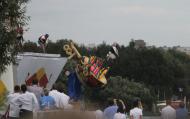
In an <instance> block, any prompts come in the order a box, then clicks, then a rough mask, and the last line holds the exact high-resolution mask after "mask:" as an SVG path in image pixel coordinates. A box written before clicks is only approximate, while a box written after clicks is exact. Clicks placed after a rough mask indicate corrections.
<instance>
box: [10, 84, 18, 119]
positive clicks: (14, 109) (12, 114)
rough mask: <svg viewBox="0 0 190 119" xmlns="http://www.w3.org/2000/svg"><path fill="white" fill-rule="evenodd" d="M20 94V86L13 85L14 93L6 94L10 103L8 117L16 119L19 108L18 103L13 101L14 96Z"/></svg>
mask: <svg viewBox="0 0 190 119" xmlns="http://www.w3.org/2000/svg"><path fill="white" fill-rule="evenodd" d="M19 96H20V86H18V85H16V86H15V87H14V93H12V94H9V95H8V97H7V98H8V103H9V105H10V111H9V117H10V119H18V118H19V112H20V108H19V105H18V104H17V103H16V102H15V101H14V99H15V98H17V97H19Z"/></svg>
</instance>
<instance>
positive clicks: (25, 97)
mask: <svg viewBox="0 0 190 119" xmlns="http://www.w3.org/2000/svg"><path fill="white" fill-rule="evenodd" d="M21 91H22V94H21V95H20V96H18V97H17V98H15V99H14V101H15V103H17V104H18V105H20V106H21V110H20V117H21V119H26V118H27V119H32V118H33V111H36V110H38V109H39V105H38V101H37V98H36V96H35V95H34V94H33V93H30V92H28V91H27V87H26V85H25V84H23V85H21Z"/></svg>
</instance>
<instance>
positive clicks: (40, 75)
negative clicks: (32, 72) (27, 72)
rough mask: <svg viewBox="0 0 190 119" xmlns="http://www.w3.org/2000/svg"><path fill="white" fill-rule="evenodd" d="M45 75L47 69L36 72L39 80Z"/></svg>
mask: <svg viewBox="0 0 190 119" xmlns="http://www.w3.org/2000/svg"><path fill="white" fill-rule="evenodd" d="M44 74H45V69H44V68H40V69H38V71H37V72H36V78H37V79H38V80H40V79H41V78H42V77H43V76H44Z"/></svg>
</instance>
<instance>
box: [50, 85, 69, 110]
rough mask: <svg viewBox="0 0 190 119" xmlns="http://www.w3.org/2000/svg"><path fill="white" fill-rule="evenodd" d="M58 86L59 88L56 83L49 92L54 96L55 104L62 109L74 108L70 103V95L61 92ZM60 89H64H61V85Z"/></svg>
mask: <svg viewBox="0 0 190 119" xmlns="http://www.w3.org/2000/svg"><path fill="white" fill-rule="evenodd" d="M57 88H58V87H57V85H55V84H54V85H53V87H52V90H51V91H50V93H49V95H50V96H52V97H53V99H54V100H55V106H56V107H57V108H61V109H70V108H72V106H71V105H70V104H69V96H67V95H66V94H64V93H63V92H59V91H58V90H57ZM59 90H60V91H63V90H62V89H60V87H59Z"/></svg>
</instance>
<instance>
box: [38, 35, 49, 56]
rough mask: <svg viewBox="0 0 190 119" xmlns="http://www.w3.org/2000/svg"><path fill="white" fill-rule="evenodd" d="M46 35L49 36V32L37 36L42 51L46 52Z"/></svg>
mask: <svg viewBox="0 0 190 119" xmlns="http://www.w3.org/2000/svg"><path fill="white" fill-rule="evenodd" d="M48 37H49V34H45V35H42V36H40V37H39V38H38V43H39V45H40V47H41V48H42V49H43V52H44V53H45V52H46V50H45V48H46V42H47V40H48Z"/></svg>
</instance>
